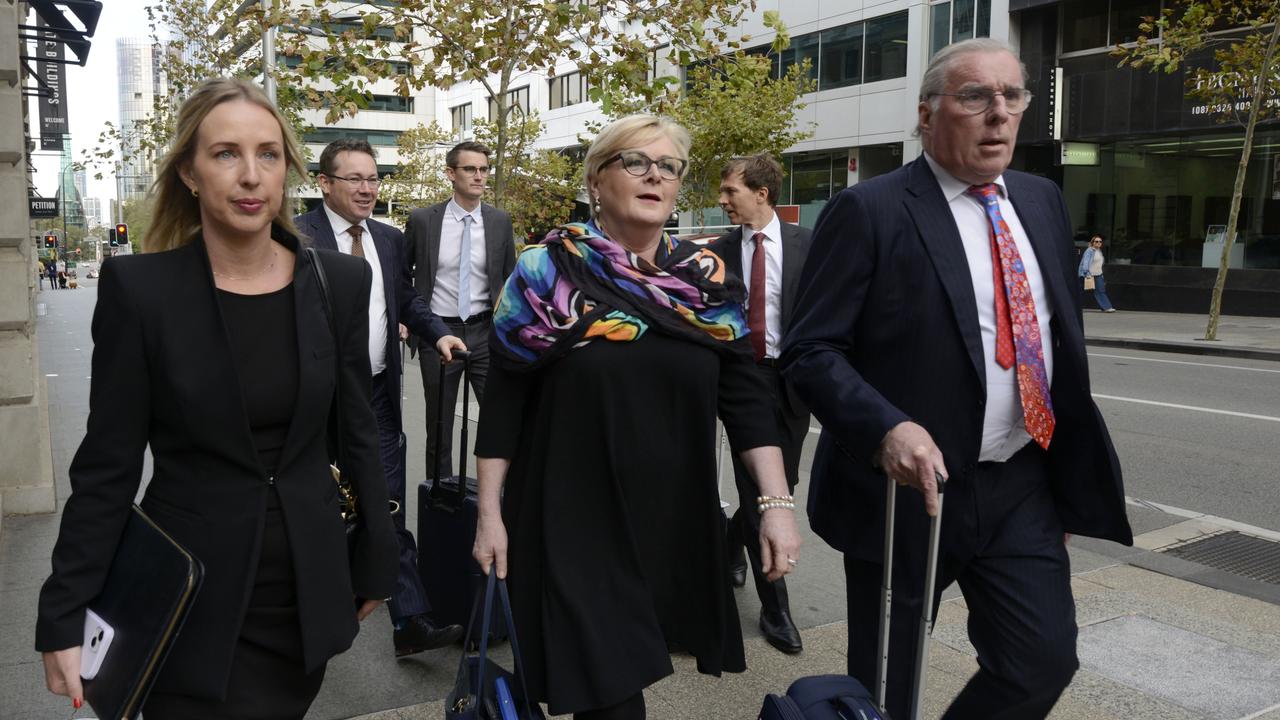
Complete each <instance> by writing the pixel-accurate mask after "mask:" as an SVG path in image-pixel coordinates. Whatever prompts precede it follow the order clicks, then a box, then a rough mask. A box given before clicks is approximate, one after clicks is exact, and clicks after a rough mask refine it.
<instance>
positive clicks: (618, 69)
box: [295, 0, 754, 206]
mask: <svg viewBox="0 0 1280 720" xmlns="http://www.w3.org/2000/svg"><path fill="white" fill-rule="evenodd" d="M362 7H363V8H364V9H363V10H360V11H350V10H348V9H347V8H344V9H342V10H340V11H335V10H332V9H330V8H329V7H327V6H322V7H319V8H317V9H315V10H309V11H303V12H302V13H301V14H300V22H301V24H303V25H308V24H311V25H320V26H326V25H327V26H332V25H333V24H334V23H336V22H339V21H342V22H346V23H350V24H358V25H359V26H360V27H361V28H364V29H365V30H366V31H372V30H373V29H374V28H390V29H391V31H392V37H384V38H374V39H372V40H369V39H366V38H363V37H359V36H358V34H357V33H354V32H341V33H330V34H329V35H328V36H327V37H325V38H323V39H322V40H320V41H316V39H314V38H310V39H307V40H306V41H305V42H300V43H298V44H297V45H296V47H295V49H296V52H297V53H298V54H299V56H300V57H301V58H302V62H303V65H304V66H305V67H312V66H315V65H317V64H323V63H325V62H330V61H331V60H332V59H334V58H339V59H341V60H340V61H339V62H347V63H350V64H351V68H350V69H351V71H352V72H350V73H349V74H347V75H345V76H341V75H335V74H333V73H330V77H329V80H330V81H331V82H332V83H333V85H334V87H335V88H336V89H338V90H339V91H344V92H346V91H350V90H352V89H354V88H355V87H356V85H354V84H353V83H358V82H364V81H367V80H369V79H372V78H376V77H389V78H392V79H393V80H395V82H396V84H397V87H398V89H399V91H400V92H401V94H408V91H409V90H410V89H416V88H421V87H425V86H432V87H440V88H447V87H450V86H451V85H453V84H455V83H458V82H463V81H475V82H476V83H478V84H479V85H480V86H481V87H482V88H483V90H484V92H485V94H486V95H487V96H488V97H490V98H492V99H493V102H494V105H495V112H494V116H493V117H489V118H488V120H489V122H490V123H492V124H493V126H494V132H493V148H494V150H495V154H496V157H497V159H496V161H495V162H494V174H493V178H492V187H493V193H494V201H495V203H496V204H498V205H499V206H505V204H506V195H507V183H508V176H509V175H511V174H512V169H511V168H508V167H507V163H508V162H510V161H511V160H512V159H513V158H516V157H520V158H524V157H528V155H521V154H513V153H510V152H508V150H507V147H506V146H507V144H508V143H509V142H513V141H514V139H513V135H512V130H513V128H514V126H515V125H518V124H521V123H523V122H524V120H523V119H522V118H521V117H520V116H521V114H522V113H523V109H521V108H519V107H518V106H516V105H513V104H512V103H511V101H510V92H511V90H512V88H513V82H514V81H516V80H517V79H518V78H520V76H522V75H524V74H525V73H541V74H545V75H554V74H555V71H556V66H557V65H558V64H559V63H560V62H561V61H569V62H573V63H575V64H576V65H577V68H578V70H579V71H581V72H582V73H584V75H586V76H588V77H590V78H591V79H592V82H593V85H594V87H593V89H592V93H593V99H601V98H604V99H605V100H604V101H605V102H607V98H608V97H609V95H608V94H604V95H601V94H600V90H601V88H609V87H630V88H635V89H637V91H638V92H641V93H642V94H652V93H657V92H660V90H661V87H662V85H661V84H655V83H654V78H653V77H652V68H653V65H654V52H655V49H657V48H662V47H664V46H665V47H667V48H669V49H670V50H671V51H672V52H674V53H675V54H676V56H677V57H678V59H679V62H680V64H682V65H688V64H690V63H692V62H694V61H695V60H697V59H698V58H700V57H703V56H705V55H707V54H710V53H712V52H715V49H716V48H717V47H722V46H727V45H732V44H733V43H732V41H730V40H729V39H728V34H729V29H730V28H733V27H734V26H736V25H737V24H738V21H739V20H740V18H741V17H742V14H743V13H744V12H745V11H747V10H749V9H751V8H752V7H754V2H748V3H739V2H734V1H733V0H612V1H611V2H601V1H600V0H560V1H558V2H546V3H522V2H504V3H499V2H470V3H459V2H456V1H455V0H399V1H398V2H394V3H378V4H370V5H365V6H362ZM366 34H368V33H366ZM397 61H398V62H401V63H407V66H408V68H409V71H408V73H407V74H397V73H398V71H397V70H396V68H395V66H393V65H392V63H393V62H397ZM400 67H401V68H403V67H404V66H400ZM646 88H647V89H646ZM607 111H608V108H607V107H606V112H607Z"/></svg>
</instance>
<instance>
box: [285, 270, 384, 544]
mask: <svg viewBox="0 0 1280 720" xmlns="http://www.w3.org/2000/svg"><path fill="white" fill-rule="evenodd" d="M306 253H307V259H308V260H310V261H311V270H312V272H314V273H315V276H316V284H317V285H318V286H319V287H320V300H321V304H322V305H323V306H324V314H325V317H327V318H328V319H329V332H330V333H332V334H333V346H334V347H333V370H334V402H333V412H332V414H331V415H330V418H329V437H330V438H333V439H334V442H335V445H334V447H332V448H330V452H329V454H330V457H332V458H333V462H332V463H331V464H330V465H329V471H330V472H331V473H332V474H333V481H334V482H335V483H337V484H338V508H339V512H341V513H342V524H343V525H344V526H345V527H346V530H347V553H348V555H349V556H350V555H353V554H354V553H355V547H356V535H357V533H358V532H359V531H360V528H361V522H360V508H359V504H358V503H359V499H358V498H357V497H356V491H355V488H354V487H352V485H351V480H350V478H346V479H344V478H343V477H342V464H343V462H344V461H345V459H346V441H345V440H343V428H344V427H346V426H345V425H344V424H343V422H342V346H341V344H340V342H341V341H340V340H339V338H340V337H342V336H341V335H339V334H338V320H337V318H336V317H335V316H334V312H333V299H332V296H331V295H330V293H329V278H328V276H326V275H325V272H324V265H323V264H322V263H321V261H320V254H319V253H317V252H316V249H315V248H312V247H309V248H307V249H306ZM397 512H400V503H398V502H396V501H394V500H392V501H391V514H392V515H395V514H396V513H397Z"/></svg>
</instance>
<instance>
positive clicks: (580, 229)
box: [475, 115, 800, 720]
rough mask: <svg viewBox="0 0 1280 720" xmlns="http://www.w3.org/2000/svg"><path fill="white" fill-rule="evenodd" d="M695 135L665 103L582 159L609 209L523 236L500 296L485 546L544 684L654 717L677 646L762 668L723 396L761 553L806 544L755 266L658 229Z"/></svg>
mask: <svg viewBox="0 0 1280 720" xmlns="http://www.w3.org/2000/svg"><path fill="white" fill-rule="evenodd" d="M689 144H690V140H689V134H688V132H686V131H685V130H684V128H681V127H680V126H679V125H676V124H675V123H673V122H671V121H669V120H667V119H664V118H658V117H651V116H644V115H633V116H631V117H627V118H623V119H622V120H618V121H616V122H614V123H612V124H610V125H609V126H608V127H606V128H605V129H604V130H603V131H601V133H600V135H599V137H597V138H596V140H595V142H593V143H592V144H591V148H590V150H589V151H588V152H587V156H586V159H585V166H586V186H587V191H588V193H589V194H590V197H591V198H592V205H591V208H592V216H593V220H592V221H591V222H589V223H585V224H571V225H566V226H564V227H562V228H560V229H558V230H555V231H553V232H552V233H551V234H549V235H548V236H547V238H546V239H545V240H544V241H543V242H542V244H541V245H538V246H536V247H533V248H530V249H528V250H526V251H525V252H524V253H523V254H522V255H521V256H520V260H519V262H518V263H517V265H516V270H515V272H514V273H513V274H512V275H511V277H510V278H508V280H507V284H506V286H505V288H504V290H503V292H502V297H501V299H500V300H499V301H498V306H497V309H496V310H495V311H494V326H493V336H492V338H491V340H490V347H491V348H492V349H493V352H494V353H495V358H494V366H495V367H494V368H493V369H492V370H491V374H490V378H489V390H488V393H487V397H486V398H485V404H484V406H483V407H482V409H481V414H480V430H479V438H478V440H477V444H476V455H477V458H478V461H477V467H478V474H479V482H480V497H479V521H478V526H477V529H476V545H475V557H476V559H477V560H478V561H479V562H480V565H481V567H483V568H484V569H485V571H486V572H497V573H498V577H508V572H509V573H510V574H509V579H508V581H509V584H510V587H511V595H512V604H513V606H514V613H515V625H516V629H517V630H518V633H519V637H520V645H521V656H522V660H523V662H524V665H525V669H526V674H527V679H528V682H529V692H530V694H531V695H532V696H533V699H535V700H539V701H542V702H546V703H547V704H548V705H549V707H550V710H551V712H552V713H554V714H562V713H574V717H575V718H576V719H577V720H606V719H607V720H632V719H636V718H643V717H644V716H645V709H644V695H643V690H644V688H646V687H648V686H649V685H651V684H653V683H654V682H656V681H657V680H659V679H661V678H663V677H665V676H667V675H669V674H671V672H672V666H671V658H670V654H669V650H668V648H669V647H679V648H681V649H683V650H685V651H687V652H689V653H690V654H692V655H693V656H694V657H695V658H696V659H697V663H698V670H699V671H700V672H704V673H709V674H713V675H719V674H720V673H721V672H722V671H729V672H741V671H743V670H745V669H746V662H745V658H744V655H743V647H742V634H741V629H740V627H739V624H738V614H737V609H736V606H735V604H734V598H733V592H732V589H731V588H730V585H729V573H728V568H727V561H726V552H725V539H724V532H723V529H722V527H721V524H720V523H721V520H720V509H719V507H720V506H719V497H718V494H717V491H716V449H717V447H718V435H717V430H716V417H717V416H719V417H720V418H721V419H722V420H723V422H724V424H725V426H726V428H727V430H728V432H729V437H730V440H731V442H732V445H733V448H734V450H735V451H736V452H738V453H740V454H741V456H742V458H743V461H744V462H745V463H746V465H747V467H748V468H749V469H750V470H751V471H752V474H753V475H754V476H755V477H756V479H757V482H758V483H759V485H760V495H761V501H760V507H759V510H760V511H761V512H762V513H763V516H762V518H761V530H760V541H761V543H762V553H761V555H762V557H763V559H764V560H763V562H764V568H765V571H766V572H767V573H769V577H770V579H771V580H772V579H776V578H778V577H781V576H782V575H784V574H786V573H787V572H789V571H790V570H792V569H793V568H794V567H795V564H796V562H797V559H798V557H799V547H800V537H799V535H798V533H797V531H796V527H795V519H794V517H793V509H794V504H793V503H792V502H791V500H790V498H789V497H788V496H787V483H786V478H785V474H784V471H783V465H782V454H781V451H780V450H779V449H778V447H777V444H778V428H777V427H776V426H775V424H774V423H775V421H774V414H773V412H772V409H771V406H770V402H771V401H770V399H769V388H768V387H767V386H766V385H765V384H764V382H763V380H761V379H760V376H759V374H758V373H756V372H755V368H754V366H753V364H752V354H751V346H750V342H749V341H748V340H747V338H746V333H747V323H746V319H745V316H744V314H743V309H742V299H743V297H744V295H745V293H744V290H743V286H742V283H741V281H739V280H737V279H736V278H733V277H731V276H727V275H726V274H725V269H724V263H723V262H721V260H720V258H719V257H717V256H716V255H715V254H714V253H712V252H710V251H708V250H706V249H705V248H702V247H700V246H697V245H695V244H693V243H679V242H678V241H677V240H676V239H675V238H674V237H672V236H670V235H668V234H667V233H665V232H664V231H663V226H664V225H665V224H666V221H667V219H668V218H669V217H670V215H671V211H672V208H673V207H674V205H675V199H676V194H677V193H678V192H679V190H680V181H681V178H682V177H683V176H684V172H685V170H686V168H687V167H688V159H687V158H688V152H689ZM504 484H505V489H504Z"/></svg>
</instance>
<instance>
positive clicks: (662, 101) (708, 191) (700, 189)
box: [609, 11, 817, 225]
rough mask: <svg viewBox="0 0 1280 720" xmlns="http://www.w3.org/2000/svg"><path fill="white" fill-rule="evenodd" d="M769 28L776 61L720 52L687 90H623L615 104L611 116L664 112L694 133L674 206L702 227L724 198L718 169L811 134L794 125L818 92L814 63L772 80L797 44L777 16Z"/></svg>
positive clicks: (690, 78)
mask: <svg viewBox="0 0 1280 720" xmlns="http://www.w3.org/2000/svg"><path fill="white" fill-rule="evenodd" d="M765 25H766V26H767V27H770V28H773V29H774V30H776V31H777V36H776V37H775V39H774V42H773V46H772V53H771V54H770V56H768V57H766V56H762V55H756V54H748V53H745V52H743V51H741V50H736V51H732V52H728V53H725V54H721V55H715V56H712V57H710V58H708V59H706V60H704V61H703V62H699V63H697V64H695V65H693V66H692V67H690V68H689V69H688V71H687V73H686V78H685V82H684V85H683V87H682V86H681V85H679V84H676V83H668V84H666V85H665V88H664V90H663V91H662V92H661V93H657V94H655V95H653V96H652V97H644V96H642V95H638V94H630V95H626V94H621V93H620V94H618V95H617V96H615V97H614V98H613V99H612V102H611V103H609V105H610V107H611V108H612V112H611V113H610V115H611V116H612V117H615V118H617V117H622V116H624V115H628V114H630V113H633V112H649V113H654V114H660V115H666V116H668V117H671V118H672V119H674V120H676V121H677V122H679V123H680V124H681V125H683V126H684V127H685V128H686V129H687V130H688V131H689V134H690V135H691V136H692V137H693V146H692V148H691V149H690V153H689V171H688V173H687V174H686V175H685V179H684V183H683V185H682V186H681V189H680V197H679V199H678V201H677V204H676V207H677V209H679V210H681V211H690V212H693V214H694V222H695V223H696V224H698V225H701V224H702V223H703V219H704V218H703V216H704V213H705V211H706V209H707V208H712V207H715V206H716V205H717V203H718V201H719V194H720V170H721V169H722V168H723V167H724V165H725V163H727V162H728V161H729V160H730V159H731V158H734V157H737V156H740V155H750V154H753V153H759V152H767V153H770V154H772V155H775V156H780V155H782V153H783V152H784V151H785V150H786V149H787V148H789V147H791V146H792V145H795V144H796V143H798V142H800V141H801V140H804V139H806V138H808V137H810V136H811V135H812V134H813V132H812V130H810V129H809V128H800V127H797V126H796V122H795V114H796V111H797V110H801V109H803V108H804V107H805V105H804V103H802V102H800V97H801V96H802V95H804V94H805V93H808V92H812V91H813V90H815V89H816V88H817V83H816V82H815V81H814V80H812V79H811V78H810V77H809V75H810V70H811V67H812V66H811V65H810V63H809V61H808V60H807V59H806V60H805V61H803V62H801V63H796V64H794V65H792V66H791V67H790V68H789V69H788V70H787V74H786V75H785V76H784V77H782V78H774V76H773V67H774V66H773V57H774V56H775V55H776V54H778V53H781V52H782V51H783V50H785V49H786V48H787V47H788V46H790V44H791V40H790V38H789V36H788V35H787V31H786V27H785V26H784V25H783V24H782V22H781V20H780V19H779V18H778V14H777V13H776V12H773V11H769V12H766V13H765ZM744 108H750V109H751V112H749V113H745V112H743V109H744Z"/></svg>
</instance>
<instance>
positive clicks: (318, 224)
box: [303, 202, 338, 252]
mask: <svg viewBox="0 0 1280 720" xmlns="http://www.w3.org/2000/svg"><path fill="white" fill-rule="evenodd" d="M303 217H305V218H307V225H308V226H309V230H310V232H308V237H310V238H311V242H312V243H313V244H314V245H315V246H316V247H318V248H320V249H322V250H333V251H335V252H336V251H337V249H338V240H337V239H336V238H334V236H333V225H332V224H331V223H330V222H329V216H328V215H326V214H325V212H324V203H323V202H321V203H320V204H319V205H317V206H316V209H315V210H312V211H311V212H309V213H307V214H306V215H304V216H303Z"/></svg>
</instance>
